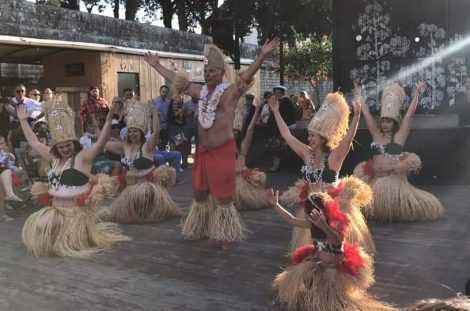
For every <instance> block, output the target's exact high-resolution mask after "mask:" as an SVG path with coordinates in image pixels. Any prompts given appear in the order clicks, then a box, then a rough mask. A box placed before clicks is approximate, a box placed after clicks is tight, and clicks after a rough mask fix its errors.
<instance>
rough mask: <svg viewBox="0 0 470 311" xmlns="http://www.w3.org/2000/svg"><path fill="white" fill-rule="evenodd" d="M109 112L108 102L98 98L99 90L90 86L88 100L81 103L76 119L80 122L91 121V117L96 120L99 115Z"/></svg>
mask: <svg viewBox="0 0 470 311" xmlns="http://www.w3.org/2000/svg"><path fill="white" fill-rule="evenodd" d="M108 112H109V107H108V102H107V101H106V100H105V99H104V98H102V97H100V90H99V89H98V87H97V86H91V87H90V91H89V93H88V99H87V100H86V101H84V102H83V104H82V106H81V107H80V110H79V111H78V117H79V118H80V120H81V121H85V120H87V119H91V118H92V117H93V116H94V117H95V118H96V119H98V118H99V116H101V115H106V114H108Z"/></svg>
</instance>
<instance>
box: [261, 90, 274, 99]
mask: <svg viewBox="0 0 470 311" xmlns="http://www.w3.org/2000/svg"><path fill="white" fill-rule="evenodd" d="M272 95H273V93H272V92H270V91H266V92H264V94H263V99H269V97H271V96H272Z"/></svg>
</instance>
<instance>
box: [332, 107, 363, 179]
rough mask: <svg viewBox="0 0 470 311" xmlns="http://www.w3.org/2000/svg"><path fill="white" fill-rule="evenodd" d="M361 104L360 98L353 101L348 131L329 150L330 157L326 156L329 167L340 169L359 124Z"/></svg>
mask: <svg viewBox="0 0 470 311" xmlns="http://www.w3.org/2000/svg"><path fill="white" fill-rule="evenodd" d="M361 106H362V105H361V101H360V100H357V101H353V111H354V116H353V118H352V120H351V124H350V125H349V129H348V132H347V134H346V136H345V137H344V138H343V140H342V141H341V143H340V144H339V146H338V147H336V148H335V149H334V150H333V151H332V152H331V154H330V157H329V158H328V164H329V165H330V167H331V169H333V170H335V171H337V172H339V171H340V170H341V166H342V165H343V161H344V159H345V158H346V156H347V155H348V152H349V149H350V148H351V145H352V142H353V139H354V136H356V132H357V127H358V125H359V118H360V116H361Z"/></svg>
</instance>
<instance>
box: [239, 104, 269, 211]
mask: <svg viewBox="0 0 470 311" xmlns="http://www.w3.org/2000/svg"><path fill="white" fill-rule="evenodd" d="M241 102H242V103H244V101H242V100H241ZM241 106H242V107H241V108H242V109H240V111H241V112H242V113H236V117H235V121H234V126H233V131H234V136H235V140H236V141H237V164H236V165H237V166H236V172H237V193H236V195H235V206H236V207H237V208H238V209H239V210H242V209H261V208H266V207H269V206H270V204H269V201H268V200H267V199H266V195H265V193H266V189H265V185H266V174H265V173H263V172H260V171H258V170H256V169H250V168H247V167H246V162H245V161H246V154H247V153H248V149H249V148H250V146H251V142H252V141H253V132H254V130H255V125H256V122H257V121H258V116H259V113H260V110H261V104H260V101H259V100H257V101H256V106H255V112H254V114H253V117H252V118H251V121H250V124H249V125H248V128H247V129H246V134H245V137H244V138H243V140H242V141H241V143H238V142H239V139H238V137H240V136H241V129H242V127H243V126H242V125H243V122H239V120H241V121H243V109H244V108H245V105H241ZM237 117H238V118H237Z"/></svg>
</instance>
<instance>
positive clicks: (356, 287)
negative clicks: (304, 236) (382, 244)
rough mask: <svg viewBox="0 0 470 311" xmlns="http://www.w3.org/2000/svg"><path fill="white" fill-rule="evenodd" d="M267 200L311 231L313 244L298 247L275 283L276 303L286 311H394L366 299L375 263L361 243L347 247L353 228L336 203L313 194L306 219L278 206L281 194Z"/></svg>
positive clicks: (289, 219)
mask: <svg viewBox="0 0 470 311" xmlns="http://www.w3.org/2000/svg"><path fill="white" fill-rule="evenodd" d="M268 196H269V198H270V202H271V204H272V206H273V207H274V208H275V209H276V211H277V212H278V213H279V214H280V215H281V217H282V218H283V219H284V220H285V221H286V222H287V223H289V224H291V225H292V226H296V227H301V228H305V229H307V230H309V231H310V235H311V238H312V241H313V243H311V244H310V245H307V246H303V247H300V248H298V249H297V250H296V251H295V253H294V254H293V256H292V258H291V259H292V265H291V266H290V267H289V268H287V269H286V270H285V271H283V272H282V273H280V274H278V275H277V276H276V279H275V280H274V284H273V285H274V288H275V290H276V293H277V298H278V300H279V301H280V302H281V303H282V304H284V305H286V306H287V309H288V310H295V311H303V310H305V311H310V310H316V311H323V310H324V311H334V310H337V311H340V310H341V311H342V310H350V311H357V310H374V311H378V310H395V309H394V308H392V307H390V306H388V305H387V304H384V303H382V302H379V301H377V300H375V299H373V298H372V297H370V296H369V295H368V294H367V292H366V291H367V289H368V288H369V287H370V286H371V285H372V284H373V282H374V275H373V266H372V259H371V257H370V256H369V255H367V254H366V253H365V252H364V251H363V250H362V248H360V247H359V246H358V245H357V244H354V245H352V244H348V243H346V242H344V234H345V231H346V228H347V226H348V225H349V224H350V223H349V218H348V217H347V215H346V214H344V213H343V212H342V211H341V210H340V209H339V202H338V201H336V200H333V199H332V198H331V197H330V196H329V195H328V194H327V193H325V192H317V193H312V194H311V195H309V196H308V197H307V199H306V201H305V213H306V214H307V215H308V218H307V219H305V218H297V217H294V216H293V215H292V214H291V213H289V212H288V211H287V210H285V209H284V208H283V207H282V206H281V205H280V204H279V202H278V197H279V192H278V191H276V192H274V191H273V190H272V189H271V191H270V192H269V193H268Z"/></svg>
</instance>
